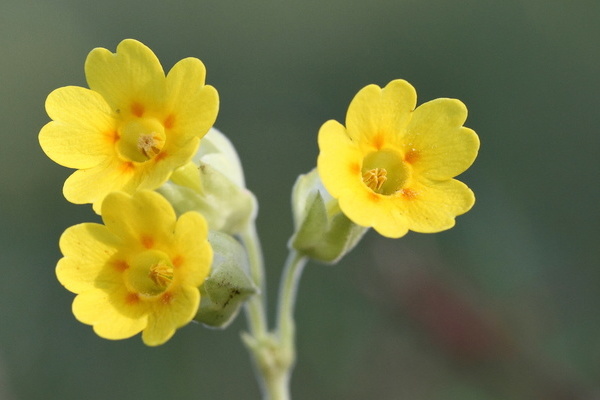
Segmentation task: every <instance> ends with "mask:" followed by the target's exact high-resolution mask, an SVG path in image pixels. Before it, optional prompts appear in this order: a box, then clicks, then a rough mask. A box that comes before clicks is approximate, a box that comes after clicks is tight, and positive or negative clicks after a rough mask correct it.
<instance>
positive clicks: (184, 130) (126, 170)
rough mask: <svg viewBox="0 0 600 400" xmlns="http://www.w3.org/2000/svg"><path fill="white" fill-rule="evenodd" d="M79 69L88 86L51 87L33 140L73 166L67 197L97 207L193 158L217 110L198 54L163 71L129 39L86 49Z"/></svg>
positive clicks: (158, 180)
mask: <svg viewBox="0 0 600 400" xmlns="http://www.w3.org/2000/svg"><path fill="white" fill-rule="evenodd" d="M85 74H86V78H87V81H88V84H89V86H90V89H86V88H82V87H77V86H67V87H62V88H59V89H56V90H54V91H53V92H52V93H50V95H49V96H48V98H47V100H46V111H47V112H48V115H49V116H50V118H51V119H52V120H53V121H51V122H49V123H48V124H46V125H45V126H44V127H43V128H42V130H41V131H40V135H39V141H40V145H41V146H42V149H43V150H44V152H45V153H46V154H47V155H48V157H50V158H51V159H52V160H54V161H55V162H57V163H58V164H61V165H63V166H65V167H69V168H75V169H78V171H75V172H74V173H73V174H72V175H71V176H70V177H69V178H68V179H67V181H66V182H65V185H64V189H63V192H64V195H65V197H66V198H67V200H69V201H70V202H72V203H76V204H85V203H93V204H94V210H96V212H98V211H99V209H100V205H101V204H102V200H103V199H104V197H105V196H106V195H107V194H108V193H110V192H113V191H119V190H120V191H125V192H128V193H133V192H134V191H135V190H137V189H156V188H157V187H159V186H160V185H162V184H163V183H164V182H165V181H166V180H167V179H168V178H169V176H170V174H171V172H172V171H173V170H174V169H176V168H178V167H180V166H182V165H184V164H186V163H187V162H188V161H189V160H190V159H191V158H192V156H193V155H194V153H195V152H196V149H197V148H198V143H199V141H200V138H201V137H202V136H204V134H206V132H208V129H209V128H210V127H211V126H212V125H213V124H214V122H215V119H216V117H217V112H218V108H219V98H218V94H217V91H216V90H215V89H214V88H213V87H212V86H208V85H205V84H204V81H205V76H206V69H205V68H204V65H203V64H202V62H201V61H200V60H198V59H197V58H186V59H183V60H181V61H179V62H178V63H177V64H175V66H173V68H172V69H171V71H170V72H169V73H168V75H167V76H166V77H165V73H164V71H163V69H162V66H161V65H160V62H159V61H158V58H156V56H155V55H154V53H153V52H152V50H150V49H149V48H148V47H146V46H144V45H143V44H142V43H140V42H138V41H135V40H132V39H127V40H124V41H122V42H121V43H120V44H119V45H118V47H117V52H116V53H115V54H113V53H111V52H110V51H108V50H106V49H103V48H96V49H94V50H92V51H91V52H90V54H89V55H88V57H87V60H86V62H85Z"/></svg>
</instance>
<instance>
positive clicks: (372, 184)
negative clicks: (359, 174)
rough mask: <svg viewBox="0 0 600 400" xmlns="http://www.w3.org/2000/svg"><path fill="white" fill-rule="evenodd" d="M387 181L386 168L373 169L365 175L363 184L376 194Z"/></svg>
mask: <svg viewBox="0 0 600 400" xmlns="http://www.w3.org/2000/svg"><path fill="white" fill-rule="evenodd" d="M385 181H387V171H386V169H385V168H373V169H370V170H368V171H366V172H365V173H364V174H363V182H364V183H365V185H367V186H368V187H369V188H370V189H371V190H372V191H374V192H377V191H378V190H380V189H381V187H382V186H383V184H384V183H385Z"/></svg>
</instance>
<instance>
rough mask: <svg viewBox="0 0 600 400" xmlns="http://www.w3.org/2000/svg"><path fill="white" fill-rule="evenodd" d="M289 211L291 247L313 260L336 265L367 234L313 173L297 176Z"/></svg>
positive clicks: (365, 229) (314, 171) (315, 173)
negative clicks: (291, 213)
mask: <svg viewBox="0 0 600 400" xmlns="http://www.w3.org/2000/svg"><path fill="white" fill-rule="evenodd" d="M292 208H293V210H294V221H295V225H296V232H295V233H294V235H293V236H292V238H291V240H290V246H291V247H293V248H294V249H296V250H297V251H299V252H300V253H302V254H305V255H306V256H308V257H310V258H312V259H313V260H317V261H321V262H324V263H336V262H337V261H339V260H340V258H342V257H343V256H344V255H346V254H347V253H348V252H349V251H350V250H352V249H353V248H354V246H356V244H357V243H358V242H359V241H360V239H361V238H362V237H363V235H364V234H365V232H366V231H367V228H364V227H362V226H358V225H356V224H355V223H353V222H352V221H350V220H349V219H348V217H346V215H345V214H344V213H343V212H342V211H341V210H340V208H339V205H338V203H337V200H335V199H333V198H332V197H331V196H330V195H329V193H327V191H326V190H325V188H324V187H323V185H322V183H321V181H320V178H319V176H318V174H317V171H316V170H313V171H311V172H310V173H309V174H306V175H301V176H299V177H298V180H297V181H296V184H295V185H294V189H293V192H292Z"/></svg>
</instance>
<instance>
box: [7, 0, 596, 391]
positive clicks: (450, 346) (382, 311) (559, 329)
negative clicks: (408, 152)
mask: <svg viewBox="0 0 600 400" xmlns="http://www.w3.org/2000/svg"><path fill="white" fill-rule="evenodd" d="M599 20H600V2H598V1H597V0H589V1H577V0H575V1H568V0H564V1H559V0H520V1H519V0H504V1H491V0H470V1H463V0H461V1H447V0H421V1H417V0H399V1H384V0H369V1H348V0H346V1H344V0H330V1H327V0H319V1H315V0H305V1H298V0H296V1H292V0H280V1H274V0H270V1H269V0H265V1H232V0H220V1H200V0H197V1H183V0H180V1H171V2H166V1H165V2H158V1H156V2H143V1H115V0H105V1H95V2H91V1H78V0H57V1H51V2H50V1H45V0H3V1H2V3H1V5H0V50H1V57H0V93H1V96H0V119H1V120H2V121H4V124H5V125H4V126H3V128H2V129H1V131H0V135H1V138H2V145H1V146H0V163H1V167H0V177H1V181H0V182H1V185H0V221H1V222H0V223H1V231H0V235H1V240H0V246H1V247H0V249H1V254H2V258H1V259H2V263H3V266H2V272H1V274H0V276H1V278H0V399H2V400H29V399H50V400H52V399H61V400H70V399H142V398H143V399H146V400H152V399H164V398H168V399H175V398H176V399H215V400H220V399H257V398H259V395H258V389H257V386H256V384H255V382H254V378H253V374H252V371H251V369H250V362H249V358H248V355H247V354H246V350H245V349H244V348H243V346H242V344H241V343H240V341H239V334H240V332H241V331H242V330H244V329H245V321H244V320H243V318H239V319H238V320H237V321H236V322H235V323H234V324H233V325H232V326H230V327H229V328H228V329H227V330H225V331H215V330H209V329H206V328H204V327H202V326H200V325H190V326H187V327H185V328H183V329H181V330H180V331H179V332H178V333H177V334H176V335H175V337H174V338H173V339H172V340H171V341H169V342H168V343H167V344H166V345H164V346H162V347H159V348H147V347H145V346H144V345H143V344H142V343H141V340H140V338H139V337H136V338H133V339H129V340H125V341H119V342H111V341H106V340H103V339H100V338H98V337H97V336H95V335H94V334H93V332H92V330H91V328H89V327H87V326H85V325H82V324H80V323H78V322H77V321H76V320H75V319H74V317H73V316H72V314H71V312H70V304H71V301H72V299H73V295H72V294H71V293H69V292H67V291H66V290H65V289H64V288H62V287H61V286H60V284H59V283H58V282H57V280H56V278H55V276H54V266H55V263H56V261H57V259H58V258H59V257H60V254H59V251H58V244H57V243H58V238H59V236H60V234H61V233H62V231H63V230H64V229H65V228H66V227H68V226H70V225H73V224H76V223H80V222H84V221H95V220H97V217H96V216H95V215H94V214H93V213H91V212H90V210H89V207H87V206H75V205H72V204H69V203H67V202H66V201H65V200H64V199H63V197H62V194H61V188H62V183H63V181H64V179H65V178H66V177H67V176H68V175H69V174H70V173H71V171H70V170H68V169H66V168H63V167H60V166H58V165H55V164H53V163H52V162H51V161H50V160H49V159H47V158H46V157H45V156H44V154H43V153H42V151H41V150H40V148H39V145H38V142H37V134H38V131H39V129H40V128H41V127H42V126H43V125H44V124H45V123H46V122H47V121H48V117H47V116H46V114H45V111H44V100H45V97H46V95H47V94H48V93H49V92H50V91H51V90H53V89H55V88H57V87H60V86H65V85H79V86H85V77H84V73H83V63H84V60H85V57H86V55H87V53H88V52H89V51H90V50H91V49H92V48H94V47H105V48H108V49H110V50H111V51H114V50H115V48H116V45H117V43H119V42H120V41H121V40H122V39H124V38H128V37H132V38H136V39H138V40H141V41H142V42H143V43H145V44H146V45H148V46H149V47H150V48H152V49H153V50H154V52H155V53H156V54H157V55H158V57H159V58H160V60H161V62H162V63H163V66H164V67H165V69H167V70H168V69H170V68H171V66H172V65H173V64H174V63H175V62H176V61H177V60H179V59H181V58H184V57H187V56H196V57H198V58H200V59H201V60H202V61H203V62H204V63H205V64H206V66H207V69H208V78H207V81H208V83H210V84H212V85H214V86H215V87H216V88H217V89H218V91H219V93H220V97H221V111H220V114H219V117H218V120H217V124H216V126H217V127H218V128H220V129H221V130H222V131H223V132H224V133H226V134H227V135H228V136H229V137H230V138H231V139H232V141H233V142H234V143H235V145H236V146H237V148H238V150H239V153H240V156H241V158H242V161H243V163H244V165H245V167H246V175H247V182H248V186H249V187H250V188H251V189H252V190H253V191H254V192H255V193H256V195H257V197H258V199H259V201H260V205H261V210H260V214H259V218H258V229H259V232H260V234H261V236H262V240H263V245H264V247H265V257H266V261H267V264H268V266H267V268H268V269H269V276H268V280H269V284H270V286H269V287H270V289H271V290H270V293H269V294H270V296H271V297H270V299H271V303H272V302H273V294H274V292H275V288H276V286H277V280H278V277H279V273H280V265H281V264H282V263H283V260H284V258H285V255H286V241H287V237H289V234H290V233H291V229H292V224H291V216H290V210H289V196H290V194H289V193H290V189H291V187H292V184H293V182H294V180H295V178H296V176H297V175H298V174H300V173H304V172H307V171H308V170H310V169H311V168H312V167H313V166H314V165H315V160H316V156H317V151H318V149H317V144H316V135H317V132H318V129H319V127H320V126H321V124H322V123H323V122H325V121H326V120H328V119H332V118H333V119H337V120H339V121H343V119H344V116H345V111H346V108H347V106H348V103H349V102H350V100H351V99H352V97H353V96H354V94H355V93H356V92H357V91H358V90H359V89H360V88H362V87H363V86H365V85H367V84H369V83H376V84H379V85H385V84H386V83H388V82H389V81H390V80H392V79H396V78H404V79H407V80H408V81H409V82H411V83H412V84H413V85H414V86H415V87H416V89H417V93H418V95H419V103H422V102H425V101H428V100H431V99H433V98H437V97H454V98H459V99H461V100H462V101H463V102H465V103H466V105H467V106H468V108H469V113H470V115H469V118H468V120H467V123H466V126H468V127H470V128H473V129H475V130H476V131H477V133H478V134H479V136H480V139H481V142H482V148H481V152H480V155H479V157H478V159H477V161H476V162H475V165H474V166H473V168H472V169H471V170H469V171H468V172H467V173H465V174H463V175H462V176H461V177H460V179H461V180H462V181H464V182H466V183H467V184H468V185H469V186H470V187H471V188H473V190H474V191H475V193H476V196H477V199H478V200H477V203H476V205H475V207H474V209H473V210H472V211H471V212H469V213H468V214H466V215H464V216H462V217H459V218H458V223H457V226H456V227H455V228H454V229H452V230H450V231H447V232H444V233H440V234H436V235H421V234H414V233H411V234H409V235H407V236H406V237H405V238H403V239H400V240H390V239H384V238H382V237H379V236H377V235H376V234H375V233H374V232H370V233H369V234H368V235H367V236H366V238H365V239H364V241H363V242H362V243H361V245H360V246H359V247H358V248H357V249H355V250H354V251H353V252H352V253H351V254H350V255H349V256H348V257H347V258H346V259H344V260H343V262H342V263H341V265H338V266H335V267H329V266H327V267H324V266H320V265H316V264H310V265H309V267H308V268H307V270H306V272H305V275H304V277H303V280H302V283H301V288H300V295H299V299H298V304H297V313H296V314H297V320H298V324H299V327H298V348H299V356H298V363H297V367H296V370H295V374H294V377H293V381H292V389H293V392H294V394H295V398H296V399H346V400H353V399H410V400H421V399H427V400H429V399H433V400H437V399H440V400H447V399H457V400H459V399H460V400H465V399H474V400H487V399H498V400H501V399H517V400H520V399H546V400H557V399H598V398H600V397H599V396H600V379H599V378H600V316H599V311H598V309H599V308H598V306H599V305H600V268H599V267H600V265H599V264H600V263H599V259H600V257H599V256H600V254H599V253H600V252H599V248H598V246H599V245H598V243H599V239H600V234H599V225H600V215H599V206H598V201H599V198H600V196H599V184H598V183H599V182H598V178H599V176H600V173H599V172H600V171H599V161H598V155H599V154H600V141H599V139H598V137H599V131H598V128H599V126H600V118H599V113H598V102H599V100H600V23H599V22H598V21H599Z"/></svg>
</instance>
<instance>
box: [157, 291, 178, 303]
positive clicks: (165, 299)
mask: <svg viewBox="0 0 600 400" xmlns="http://www.w3.org/2000/svg"><path fill="white" fill-rule="evenodd" d="M173 297H175V296H173V293H170V292H165V293H163V295H162V296H160V301H161V302H163V303H164V304H170V303H171V301H172V300H173Z"/></svg>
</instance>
